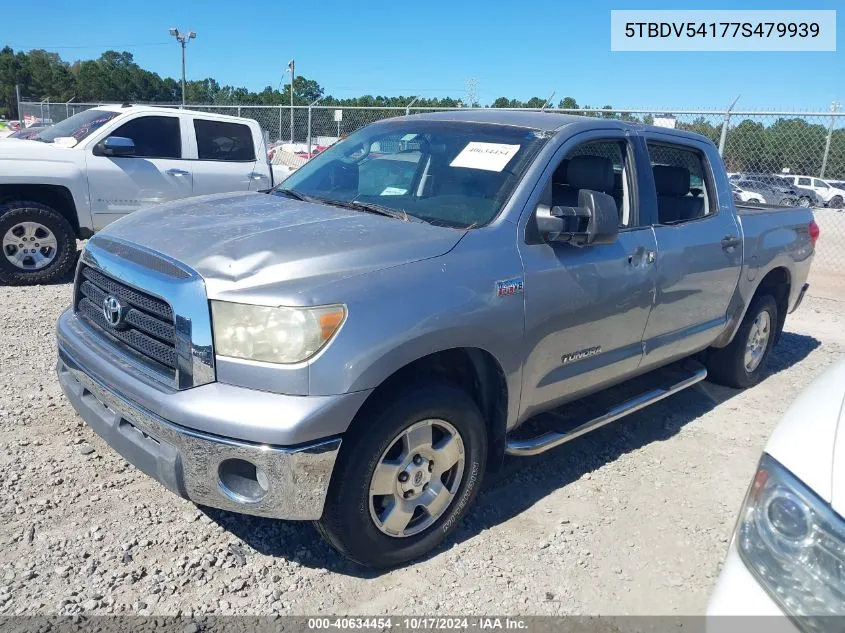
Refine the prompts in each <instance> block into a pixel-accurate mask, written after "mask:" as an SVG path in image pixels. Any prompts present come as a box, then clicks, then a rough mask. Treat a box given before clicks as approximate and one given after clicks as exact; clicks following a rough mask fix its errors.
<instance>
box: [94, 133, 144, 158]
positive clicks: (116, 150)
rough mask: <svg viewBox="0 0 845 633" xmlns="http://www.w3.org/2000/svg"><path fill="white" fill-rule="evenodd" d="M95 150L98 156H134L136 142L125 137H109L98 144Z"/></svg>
mask: <svg viewBox="0 0 845 633" xmlns="http://www.w3.org/2000/svg"><path fill="white" fill-rule="evenodd" d="M94 150H95V151H94V153H95V154H97V155H98V156H134V155H135V141H133V140H132V139H131V138H126V137H125V136H109V137H108V138H106V139H105V140H102V141H100V142H99V143H97V145H96V147H95V148H94Z"/></svg>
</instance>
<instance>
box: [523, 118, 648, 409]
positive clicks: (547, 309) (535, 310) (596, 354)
mask: <svg viewBox="0 0 845 633" xmlns="http://www.w3.org/2000/svg"><path fill="white" fill-rule="evenodd" d="M635 182H637V173H636V167H635V161H634V153H633V150H632V147H631V145H630V142H629V140H628V138H627V137H626V136H625V135H624V134H623V133H621V132H619V131H618V130H607V131H604V132H602V131H595V132H589V133H586V134H582V135H577V136H575V137H573V138H572V139H570V140H569V141H567V143H566V144H564V145H563V147H562V148H561V150H560V151H559V152H558V155H557V157H556V159H555V160H553V161H552V164H551V165H550V168H549V170H547V174H546V184H545V185H544V189H543V193H542V197H543V201H542V202H541V204H551V205H561V206H577V201H578V192H579V191H580V190H581V189H589V190H594V191H600V192H603V193H607V194H609V195H611V196H613V197H614V198H615V199H616V202H617V206H618V209H619V216H620V226H619V228H620V232H619V236H618V238H617V240H616V241H615V242H614V243H612V244H604V245H593V246H585V247H576V246H572V245H570V244H567V243H547V242H545V241H543V240H541V239H533V240H532V239H531V238H530V237H529V238H528V239H526V240H520V242H523V241H527V242H529V243H521V244H520V247H519V248H520V253H521V256H522V260H523V266H524V274H525V284H524V294H525V319H526V321H525V349H526V357H525V364H524V369H523V391H522V394H523V396H522V407H521V409H522V411H521V412H520V417H521V418H522V419H525V418H527V417H530V416H531V415H532V414H534V413H538V412H540V411H542V410H544V409H548V408H551V407H553V406H556V405H558V404H562V403H563V402H566V401H569V400H573V399H575V398H577V397H579V396H581V395H584V394H585V393H587V392H588V391H594V390H596V389H598V388H600V387H602V386H605V385H610V384H612V383H614V382H617V381H619V380H621V379H622V377H624V376H625V375H627V374H630V373H632V372H634V371H636V369H637V367H638V366H639V364H640V360H641V358H642V335H643V330H644V328H645V326H646V322H647V320H648V315H649V312H650V310H651V306H652V301H653V299H654V290H655V281H654V272H653V266H652V261H653V258H654V254H655V252H656V249H657V246H656V242H655V237H654V232H653V230H652V228H651V226H639V220H638V217H639V211H638V205H637V202H636V200H635V199H634V196H633V195H631V192H632V191H634V190H636V189H637V187H633V186H632V183H635ZM532 215H533V212H532ZM532 221H533V219H532V218H529V220H528V226H527V229H528V230H527V231H526V235H529V236H530V235H531V230H530V226H531V222H532Z"/></svg>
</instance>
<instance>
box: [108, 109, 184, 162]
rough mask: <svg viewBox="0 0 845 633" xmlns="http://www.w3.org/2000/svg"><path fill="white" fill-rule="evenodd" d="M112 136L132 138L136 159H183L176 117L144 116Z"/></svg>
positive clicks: (121, 127) (126, 124)
mask: <svg viewBox="0 0 845 633" xmlns="http://www.w3.org/2000/svg"><path fill="white" fill-rule="evenodd" d="M110 136H123V137H126V138H131V139H132V141H133V142H134V143H135V154H134V156H135V157H136V158H182V135H181V133H180V132H179V119H178V118H177V117H174V116H142V117H138V118H137V119H132V120H131V121H128V122H126V123H124V124H123V125H121V126H120V127H119V128H117V129H116V130H115V131H114V132H112V133H111V134H110Z"/></svg>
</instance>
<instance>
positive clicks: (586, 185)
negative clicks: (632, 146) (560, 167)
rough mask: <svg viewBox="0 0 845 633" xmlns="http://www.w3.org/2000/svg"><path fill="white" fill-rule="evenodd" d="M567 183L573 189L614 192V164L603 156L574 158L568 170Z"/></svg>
mask: <svg viewBox="0 0 845 633" xmlns="http://www.w3.org/2000/svg"><path fill="white" fill-rule="evenodd" d="M566 182H567V183H568V184H569V186H570V187H572V188H573V189H592V190H593V191H601V192H603V193H609V192H611V191H613V163H612V162H611V160H610V159H609V158H603V157H601V156H573V157H572V158H571V159H569V165H568V166H567V168H566Z"/></svg>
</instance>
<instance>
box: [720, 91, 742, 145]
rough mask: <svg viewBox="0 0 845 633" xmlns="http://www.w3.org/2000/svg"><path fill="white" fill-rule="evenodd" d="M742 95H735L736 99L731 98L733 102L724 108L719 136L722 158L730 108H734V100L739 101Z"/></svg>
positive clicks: (729, 120) (729, 119)
mask: <svg viewBox="0 0 845 633" xmlns="http://www.w3.org/2000/svg"><path fill="white" fill-rule="evenodd" d="M741 96H742V95H737V96H736V99H734V100H733V103H732V104H731V105H729V106H728V109H727V110H725V119H724V121H722V134H721V136H720V137H719V156H721V157H722V158H724V157H725V141H726V140H727V138H728V125H729V124H730V122H731V110H733V109H734V106H735V105H736V102H737V101H739V98H740V97H741Z"/></svg>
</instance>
